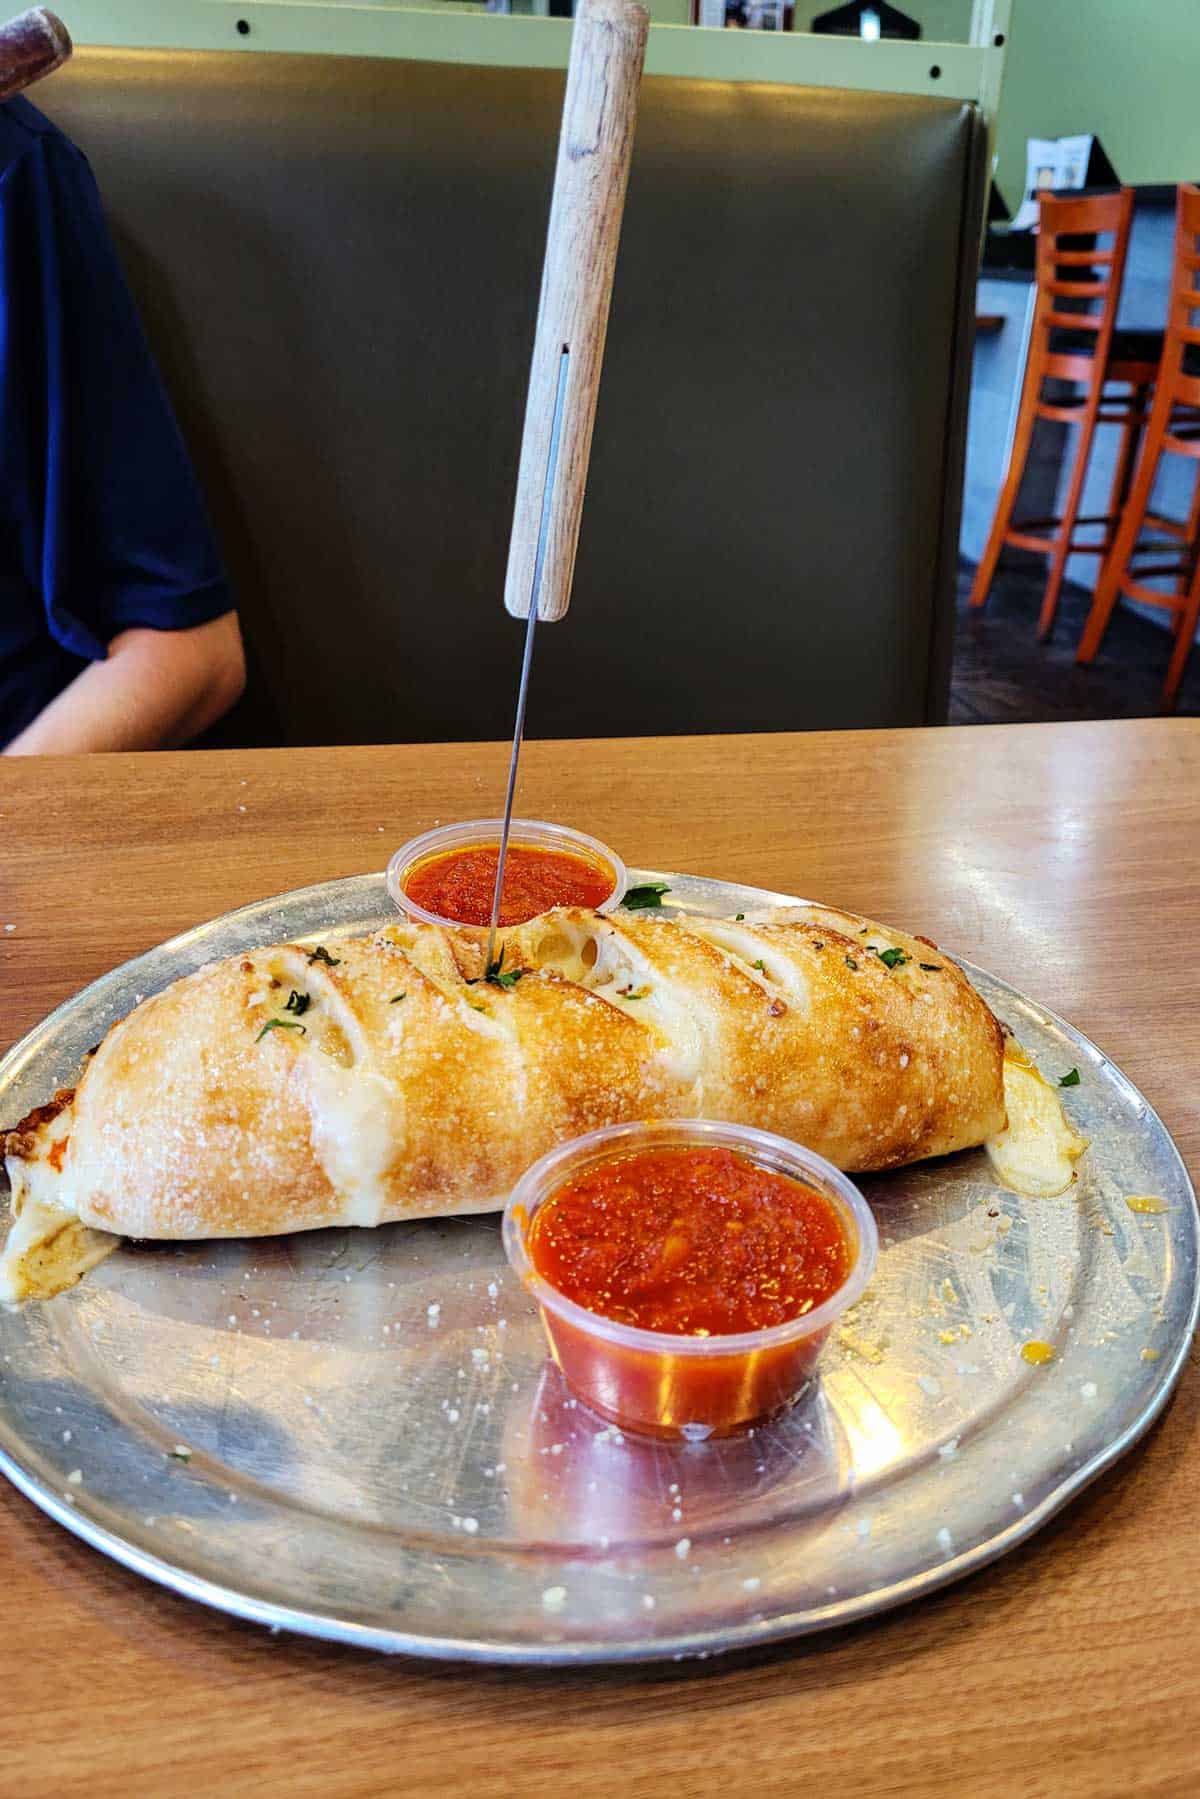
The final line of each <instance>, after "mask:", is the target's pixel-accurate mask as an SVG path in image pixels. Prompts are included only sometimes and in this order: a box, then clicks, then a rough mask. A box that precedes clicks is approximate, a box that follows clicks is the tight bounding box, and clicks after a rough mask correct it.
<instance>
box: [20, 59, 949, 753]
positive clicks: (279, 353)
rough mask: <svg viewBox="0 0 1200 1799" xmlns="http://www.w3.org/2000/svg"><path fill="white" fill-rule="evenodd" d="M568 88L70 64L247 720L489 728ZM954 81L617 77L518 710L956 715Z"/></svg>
mask: <svg viewBox="0 0 1200 1799" xmlns="http://www.w3.org/2000/svg"><path fill="white" fill-rule="evenodd" d="M562 84H563V78H562V76H561V74H558V73H554V72H547V71H544V70H532V69H508V68H477V67H461V66H451V65H447V64H437V63H422V62H403V61H391V60H383V59H380V60H374V59H363V58H349V57H314V56H283V55H269V54H261V55H238V54H236V53H233V54H226V53H203V54H193V53H184V52H170V53H164V52H159V51H128V50H97V49H87V50H83V51H81V52H80V53H79V54H78V56H77V58H76V60H75V62H74V63H73V64H72V65H71V66H70V67H69V68H68V69H67V70H65V71H64V72H63V73H62V74H61V75H59V76H56V77H55V78H54V80H53V81H51V82H47V83H46V85H45V86H44V88H41V89H39V91H38V95H37V99H38V103H39V105H41V106H42V107H43V108H44V110H45V111H46V112H47V113H48V114H49V115H50V116H51V117H52V118H53V119H55V120H56V122H58V123H59V124H60V125H61V126H62V127H63V128H64V129H65V130H66V131H67V132H68V134H69V135H70V136H71V137H72V138H73V139H74V140H75V141H76V142H77V143H78V144H79V145H80V146H81V147H82V148H83V149H84V150H85V151H86V153H87V154H88V156H89V158H90V159H91V161H92V164H93V167H94V169H95V171H96V174H97V177H98V179H99V182H100V186H101V189H102V191H103V193H104V195H105V199H106V203H107V206H108V211H109V216H110V218H111V220H112V222H113V226H114V231H115V234H116V236H117V241H118V245H119V247H120V250H121V253H122V256H123V258H124V260H125V263H126V267H127V270H128V273H129V277H130V280H131V283H132V286H133V288H134V291H135V293H136V296H137V298H138V301H139V303H140V305H141V307H142V310H143V314H144V317H145V319H146V323H147V327H148V329H149V333H150V336H151V339H152V342H153V344H154V347H155V349H156V352H157V354H158V357H159V359H160V363H161V366H162V368H163V371H164V374H165V377H166V380H167V384H168V387H169V388H170V390H171V393H172V396H173V398H174V401H175V404H176V407H177V409H178V412H179V415H180V419H181V422H182V424H183V427H184V431H185V433H186V435H187V437H188V440H189V443H190V444H191V446H192V450H193V454H194V456H195V459H196V462H197V465H198V468H199V470H200V474H201V477H202V479H203V481H204V483H205V487H206V490H207V492H208V495H209V499H210V504H211V508H212V512H213V515H214V518H215V521H216V525H217V529H218V532H219V535H220V538H221V541H222V545H223V548H224V551H225V554H226V557H227V559H228V562H229V565H230V568H231V571H232V574H233V577H234V581H235V584H236V589H237V596H238V603H239V607H240V610H241V613H242V617H243V622H244V626H245V629H246V632H247V635H248V638H249V640H250V643H251V646H252V649H253V651H254V653H255V658H256V662H257V665H258V667H257V680H258V689H257V696H256V701H255V717H254V718H253V719H252V720H250V721H249V722H247V721H246V719H245V716H244V715H243V722H242V725H241V726H240V728H241V729H242V730H244V731H246V732H247V733H248V734H249V735H250V737H251V738H252V739H257V740H265V739H272V738H273V739H274V740H276V741H280V742H284V743H313V742H388V741H400V740H410V741H411V740H422V739H450V738H491V737H504V736H507V735H508V733H509V732H510V730H511V726H512V704H513V691H514V681H515V674H516V668H517V664H518V661H519V654H520V641H519V639H520V627H519V626H518V625H517V624H516V623H515V622H514V621H513V620H511V619H509V618H508V617H507V615H506V614H505V613H504V611H503V608H502V601H501V593H502V587H503V574H504V564H505V556H506V550H507V542H508V529H509V523H510V518H511V507H512V496H513V487H514V482H515V474H516V458H517V448H518V443H519V439H520V431H521V423H522V416H523V409H524V393H525V383H526V379H527V374H528V366H529V353H530V347H531V343H532V338H533V326H534V316H535V311H536V304H537V294H538V283H539V277H540V270H541V257H542V249H543V244H544V239H545V229H546V218H547V211H548V205H549V192H550V182H551V177H552V172H553V164H554V154H555V145H556V138H557V130H558V115H559V109H560V105H561V98H562ZM981 142H982V133H981V130H980V126H979V121H978V117H977V115H976V113H975V111H974V109H973V108H971V107H969V106H964V105H962V104H961V103H959V102H957V101H935V100H928V99H917V98H904V97H897V96H895V95H879V94H868V93H849V92H842V91H829V90H818V89H806V88H795V87H784V86H745V85H735V84H725V83H710V82H701V81H691V80H677V79H665V78H660V79H652V80H647V81H646V82H645V85H644V90H643V97H642V108H641V117H640V122H639V125H638V133H637V142H636V147H635V152H634V165H633V175H632V179H631V183H630V189H629V199H628V206H627V211H626V217H625V228H624V235H623V239H622V244H621V251H620V258H619V261H618V266H617V276H616V288H615V294H614V300H613V310H612V319H611V326H610V332H609V347H608V354H607V359H606V363H605V369H604V377H603V383H602V387H601V394H600V404H599V412H598V417H597V424H596V438H595V448H594V453H593V458H592V468H591V478H590V482H589V487H588V497H587V504H586V508H585V512H584V522H583V531H582V537H581V542H580V550H579V560H578V569H577V576H576V583H575V593H574V600H573V603H572V608H571V612H570V614H569V616H568V617H567V618H566V619H565V620H564V621H563V622H562V623H560V624H556V625H554V626H553V627H549V628H547V629H546V630H545V631H544V632H542V633H541V636H540V638H539V646H538V671H537V679H536V680H535V683H534V691H533V696H532V700H531V708H530V719H529V728H530V731H531V734H533V735H541V736H549V735H571V736H585V735H599V736H604V735H617V734H625V733H634V732H652V731H660V732H676V731H689V730H717V731H720V730H754V729H764V730H771V729H796V728H801V727H810V726H811V727H817V726H849V725H883V724H910V723H921V722H924V721H927V720H936V719H939V718H941V717H942V716H944V707H945V698H946V682H947V667H948V654H949V643H950V635H951V630H952V614H953V593H952V588H953V575H954V563H955V539H956V535H957V528H958V509H959V501H960V489H961V474H962V456H963V419H964V412H965V396H966V389H967V376H968V358H969V352H970V342H971V294H972V290H973V270H974V257H975V249H976V241H977V231H978V214H979V206H980V201H981V193H982V185H983V181H982V160H983V159H982V154H981Z"/></svg>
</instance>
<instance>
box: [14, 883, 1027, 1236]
mask: <svg viewBox="0 0 1200 1799" xmlns="http://www.w3.org/2000/svg"><path fill="white" fill-rule="evenodd" d="M926 943H927V940H918V939H916V938H912V937H905V936H903V935H901V934H899V933H897V932H893V931H890V930H884V929H882V928H881V927H877V926H874V925H868V924H866V922H865V921H863V920H861V919H856V918H854V917H853V916H852V915H851V914H847V913H839V912H834V911H831V910H829V909H827V908H820V907H805V908H801V909H797V910H796V911H794V912H793V913H791V914H789V915H787V916H786V918H785V919H784V920H783V921H782V922H780V921H779V919H778V918H774V919H771V920H768V921H766V922H763V923H755V922H753V921H746V920H708V919H692V920H686V919H680V918H673V917H668V916H663V915H660V916H656V915H654V914H644V913H643V914H634V915H625V914H620V915H618V917H617V918H616V919H615V920H613V919H605V918H601V917H599V916H598V915H597V914H595V913H591V912H585V911H580V910H576V909H563V910H561V911H558V912H555V913H551V914H547V915H546V917H544V918H542V919H538V920H535V921H533V922H532V923H531V924H529V925H526V926H520V927H517V928H516V929H514V930H511V931H508V932H506V933H504V947H505V958H506V960H505V970H504V971H505V972H506V973H508V974H514V973H515V974H517V975H518V976H519V978H518V979H516V980H515V982H514V983H513V984H512V985H510V986H507V987H504V986H497V985H495V984H491V983H489V982H487V981H486V980H483V979H482V978H481V977H482V974H483V968H482V956H481V950H480V946H479V942H478V940H477V938H476V937H475V936H473V935H471V934H468V933H456V932H451V931H443V930H439V929H437V928H436V927H433V926H426V925H414V924H409V923H407V922H404V923H397V924H395V925H393V926H390V927H388V928H387V929H386V930H383V931H381V932H379V933H377V934H376V935H375V936H374V937H370V938H359V939H355V940H352V941H344V942H340V943H338V944H337V945H336V947H335V948H334V949H333V950H331V951H330V952H329V954H328V956H327V958H314V955H313V953H312V952H311V951H309V950H307V949H305V948H302V947H299V946H297V945H294V944H292V945H289V944H283V945H278V946H275V947H272V948H268V949H263V950H256V951H254V952H252V953H251V954H248V955H243V956H240V957H234V958H231V959H230V960H228V961H226V962H221V963H216V964H213V965H212V966H211V967H209V968H206V969H202V970H200V971H199V972H198V973H196V974H193V975H189V976H187V977H185V978H184V979H183V980H181V981H177V982H176V983H174V985H173V986H171V987H169V988H167V989H166V990H165V991H164V992H163V993H160V994H158V995H156V996H154V997H153V998H151V999H149V1000H147V1001H145V1002H144V1003H143V1004H142V1005H141V1006H139V1007H138V1008H137V1010H136V1011H135V1012H133V1013H132V1014H131V1015H130V1016H129V1018H127V1019H126V1020H124V1021H123V1023H121V1024H119V1025H117V1026H116V1027H114V1029H113V1030H112V1031H111V1032H110V1034H109V1036H108V1037H107V1038H106V1040H105V1042H104V1044H103V1045H102V1046H101V1048H100V1051H99V1053H98V1054H97V1055H96V1056H95V1058H94V1060H93V1061H92V1062H91V1063H90V1064H89V1065H88V1066H87V1067H86V1069H85V1071H84V1073H83V1075H82V1077H81V1080H80V1083H79V1087H78V1090H77V1092H76V1095H75V1099H74V1105H73V1117H72V1118H71V1120H70V1121H69V1123H70V1141H69V1144H68V1145H67V1148H66V1151H65V1165H64V1167H63V1169H62V1196H63V1200H64V1203H66V1204H68V1205H70V1206H71V1207H73V1208H74V1209H75V1210H77V1212H78V1214H79V1216H80V1217H81V1218H82V1219H83V1220H84V1221H85V1222H86V1223H89V1224H94V1225H97V1226H99V1227H101V1228H104V1229H108V1230H114V1231H119V1232H122V1233H124V1234H126V1235H130V1236H135V1237H142V1238H154V1237H168V1238H169V1237H184V1238H186V1237H205V1236H250V1235H267V1234H274V1233H277V1232H282V1231H289V1230H299V1229H311V1228H314V1227H319V1226H322V1225H332V1224H343V1223H360V1224H374V1223H380V1222H384V1221H387V1220H391V1219H400V1218H410V1217H418V1216H430V1215H437V1214H445V1213H454V1212H463V1211H478V1210H489V1209H493V1208H495V1207H496V1206H499V1205H501V1204H502V1203H503V1201H504V1198H505V1196H506V1195H507V1193H508V1192H509V1190H510V1189H511V1187H512V1185H513V1182H514V1181H515V1180H516V1178H517V1176H518V1175H519V1174H520V1173H521V1171H522V1170H523V1169H524V1168H525V1167H527V1166H528V1165H529V1163H530V1162H531V1161H533V1160H534V1159H535V1158H536V1157H537V1156H539V1155H541V1154H542V1153H544V1151H545V1150H547V1149H549V1148H551V1147H552V1146H553V1145H554V1144H556V1143H559V1142H562V1141H564V1140H565V1139H567V1138H569V1137H572V1136H576V1135H578V1134H579V1133H581V1132H583V1131H587V1130H591V1129H593V1128H595V1127H597V1126H600V1125H604V1124H609V1123H615V1122H619V1121H622V1120H626V1119H632V1118H640V1117H647V1116H658V1117H666V1116H678V1117H682V1116H709V1117H715V1118H725V1119H731V1120H734V1121H736V1122H741V1123H747V1124H754V1125H758V1126H760V1127H762V1128H764V1129H769V1130H775V1131H779V1132H781V1133H782V1134H784V1135H786V1136H790V1137H794V1138H797V1139H799V1140H800V1141H802V1142H805V1143H807V1144H809V1145H810V1146H811V1147H813V1148H814V1149H817V1150H818V1151H820V1152H821V1153H822V1154H824V1155H826V1156H828V1157H829V1158H830V1159H831V1160H832V1161H834V1162H837V1163H838V1164H839V1165H840V1166H842V1167H844V1168H847V1169H850V1170H861V1169H871V1168H888V1167H894V1166H897V1165H899V1164H900V1163H903V1162H908V1161H913V1160H916V1159H918V1158H921V1157H924V1156H930V1155H942V1154H946V1153H948V1152H949V1151H951V1150H954V1149H959V1148H963V1147H966V1146H967V1145H971V1144H977V1143H979V1142H981V1141H982V1140H983V1139H984V1138H985V1137H987V1136H989V1135H990V1134H992V1133H993V1132H994V1131H996V1130H998V1129H999V1128H1000V1126H1001V1125H1002V1124H1003V1120H1004V1100H1003V1074H1002V1068H1003V1042H1002V1038H1001V1034H1000V1028H999V1026H998V1025H997V1023H996V1020H995V1019H994V1018H993V1017H992V1014H991V1013H990V1012H989V1011H988V1009H987V1007H986V1006H985V1005H984V1004H983V1002H982V1001H981V1000H980V999H979V997H978V996H977V995H976V994H975V992H974V990H973V989H972V988H971V986H970V984H969V983H968V982H967V981H966V980H965V978H964V977H963V975H962V974H961V973H960V971H959V970H958V969H957V968H956V967H955V966H954V965H953V964H952V963H950V962H947V961H946V960H945V958H944V957H942V956H940V955H939V954H937V952H936V951H932V950H930V949H929V948H927V947H925V945H926ZM889 962H890V963H891V964H893V965H892V966H889ZM61 1110H62V1107H60V1106H59V1105H58V1104H57V1103H56V1104H55V1105H54V1106H53V1107H51V1108H41V1109H40V1111H41V1112H42V1113H44V1114H45V1115H46V1119H50V1118H54V1117H57V1116H58V1114H59V1112H60V1111H61ZM46 1119H43V1120H39V1119H38V1118H37V1117H36V1115H34V1114H31V1115H30V1119H29V1120H26V1121H24V1126H23V1127H21V1128H20V1129H19V1130H18V1132H17V1133H15V1134H14V1135H15V1142H14V1141H13V1137H12V1136H10V1143H12V1147H10V1148H9V1150H8V1153H9V1154H10V1155H13V1156H18V1157H19V1156H21V1155H32V1154H35V1153H36V1150H37V1143H38V1141H39V1138H40V1135H41V1132H40V1128H39V1127H40V1125H41V1124H44V1123H45V1122H46ZM25 1127H28V1128H25ZM60 1134H61V1127H60Z"/></svg>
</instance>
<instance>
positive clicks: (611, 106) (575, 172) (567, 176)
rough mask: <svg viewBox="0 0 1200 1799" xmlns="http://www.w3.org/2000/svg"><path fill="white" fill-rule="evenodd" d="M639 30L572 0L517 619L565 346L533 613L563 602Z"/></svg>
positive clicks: (514, 552)
mask: <svg viewBox="0 0 1200 1799" xmlns="http://www.w3.org/2000/svg"><path fill="white" fill-rule="evenodd" d="M648 25H649V18H648V15H647V13H646V11H645V9H644V8H643V7H641V6H639V5H637V4H635V0H581V4H580V6H579V9H578V11H577V13H576V15H575V28H574V32H573V35H572V38H571V60H570V64H569V67H568V69H567V91H566V98H565V99H564V101H563V115H562V134H561V136H560V138H559V144H558V163H557V166H556V168H555V172H554V195H553V198H552V200H551V202H550V226H549V230H548V232H547V236H546V261H545V265H544V267H543V269H542V291H541V299H540V301H539V304H538V319H537V333H536V336H535V339H534V345H533V360H532V363H531V366H530V371H529V397H528V399H527V401H526V404H525V431H524V435H523V437H522V439H521V459H520V464H519V467H518V472H517V495H516V501H515V504H514V507H513V528H512V539H511V542H510V544H509V551H508V574H507V577H506V579H505V584H504V604H505V605H506V607H507V608H508V610H509V612H511V613H512V614H513V616H514V617H515V618H524V617H526V616H527V614H528V612H529V600H530V595H531V593H532V589H533V571H534V561H535V556H536V551H537V541H538V529H539V525H540V523H541V517H542V508H543V498H544V496H545V490H546V472H547V463H548V459H549V452H550V431H551V424H552V421H553V417H554V400H555V393H556V390H557V387H558V379H559V368H560V365H561V362H562V353H563V350H564V349H565V350H567V351H568V352H569V362H568V367H567V377H566V388H565V391H564V395H563V408H562V424H561V436H560V443H559V454H558V465H557V471H556V476H555V481H554V487H553V490H552V491H551V493H550V494H549V496H548V502H547V503H548V507H549V531H548V536H547V542H546V554H545V562H544V565H543V569H542V580H541V589H540V600H539V605H538V617H539V618H544V619H553V618H561V617H562V616H563V614H564V613H565V612H566V610H567V607H568V605H569V604H570V600H571V580H572V577H573V575H574V572H575V547H576V544H577V543H578V540H579V521H580V518H581V517H582V514H583V494H584V488H585V486H586V484H587V471H588V457H589V454H590V452H591V447H592V425H593V422H594V420H595V417H596V395H597V392H598V390H599V386H600V366H601V363H602V362H603V360H604V336H605V331H606V329H607V326H608V307H609V301H610V299H611V297H612V283H613V270H614V268H615V266H616V260H617V243H618V241H619V239H620V235H621V216H622V214H623V212H624V210H625V188H626V185H627V183H628V180H629V163H630V158H631V156H632V153H633V133H634V127H635V125H636V123H637V104H638V87H639V84H640V81H641V75H642V61H643V58H644V56H645V53H646V31H647V27H648Z"/></svg>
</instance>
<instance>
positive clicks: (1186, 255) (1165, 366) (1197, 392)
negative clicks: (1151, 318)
mask: <svg viewBox="0 0 1200 1799" xmlns="http://www.w3.org/2000/svg"><path fill="white" fill-rule="evenodd" d="M1197 313H1200V187H1197V186H1196V185H1195V184H1194V183H1193V182H1184V183H1183V184H1182V185H1181V186H1180V188H1179V192H1178V195H1177V197H1176V202H1175V265H1174V267H1173V269H1172V271H1171V298H1170V304H1169V307H1168V310H1167V337H1166V342H1165V343H1164V345H1163V359H1162V375H1161V377H1160V379H1161V381H1162V382H1163V384H1164V385H1165V386H1167V387H1169V388H1170V389H1171V391H1172V392H1173V393H1174V395H1175V397H1176V398H1177V399H1180V400H1184V401H1186V403H1187V404H1188V405H1189V406H1200V377H1198V376H1196V375H1193V374H1185V372H1184V358H1185V357H1186V355H1187V352H1188V349H1189V348H1193V347H1196V346H1200V326H1198V325H1197V324H1196V323H1195V322H1194V321H1195V317H1196V314H1197Z"/></svg>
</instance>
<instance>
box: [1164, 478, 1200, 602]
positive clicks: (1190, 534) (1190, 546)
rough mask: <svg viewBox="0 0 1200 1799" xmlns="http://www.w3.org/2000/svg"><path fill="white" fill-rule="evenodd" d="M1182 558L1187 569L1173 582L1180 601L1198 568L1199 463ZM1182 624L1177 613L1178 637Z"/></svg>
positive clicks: (1199, 562) (1199, 534) (1199, 523)
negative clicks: (1185, 562) (1184, 559)
mask: <svg viewBox="0 0 1200 1799" xmlns="http://www.w3.org/2000/svg"><path fill="white" fill-rule="evenodd" d="M1184 556H1185V558H1186V561H1187V567H1186V568H1185V569H1184V570H1183V573H1182V574H1181V575H1180V576H1179V577H1178V579H1177V580H1176V582H1175V592H1176V593H1177V594H1178V595H1179V598H1180V599H1182V598H1183V597H1184V595H1185V594H1186V593H1187V591H1188V587H1189V585H1190V583H1191V581H1192V580H1193V578H1194V577H1195V574H1196V571H1197V569H1198V568H1200V462H1198V463H1197V465H1196V482H1195V486H1194V487H1193V489H1192V505H1191V510H1190V511H1189V513H1188V522H1187V541H1186V542H1185V544H1184ZM1182 624H1183V613H1182V612H1177V613H1176V614H1175V615H1174V617H1173V618H1172V620H1171V629H1172V631H1174V632H1175V633H1176V635H1178V633H1179V631H1180V628H1181V627H1182Z"/></svg>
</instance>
